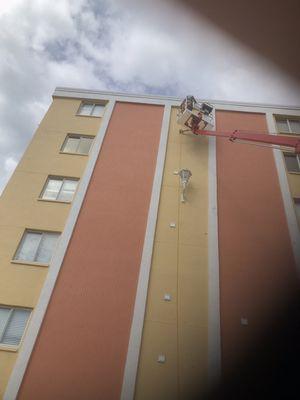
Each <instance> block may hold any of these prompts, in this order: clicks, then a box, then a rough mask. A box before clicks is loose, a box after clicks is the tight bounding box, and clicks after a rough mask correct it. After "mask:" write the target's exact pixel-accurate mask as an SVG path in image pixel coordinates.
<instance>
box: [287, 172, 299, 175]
mask: <svg viewBox="0 0 300 400" xmlns="http://www.w3.org/2000/svg"><path fill="white" fill-rule="evenodd" d="M287 172H288V173H289V174H292V175H300V172H296V171H287Z"/></svg>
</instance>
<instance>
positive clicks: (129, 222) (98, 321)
mask: <svg viewBox="0 0 300 400" xmlns="http://www.w3.org/2000/svg"><path fill="white" fill-rule="evenodd" d="M162 116H163V107H161V106H152V105H142V104H130V103H117V104H116V106H115V109H114V112H113V114H112V117H111V120H110V123H109V126H108V130H107V133H106V136H105V139H104V143H103V145H102V148H101V152H100V156H99V158H98V160H97V163H96V166H95V169H94V173H93V176H92V178H91V182H90V185H89V188H88V191H87V193H86V196H85V200H84V203H83V206H82V208H81V211H80V214H79V217H78V220H77V224H76V227H75V230H74V233H73V236H72V239H71V241H70V243H69V247H68V250H67V253H66V256H65V259H64V262H63V265H62V269H61V271H60V275H59V277H58V280H57V283H56V286H55V289H54V291H53V294H52V298H51V301H50V304H49V306H48V309H47V312H46V315H45V318H44V321H43V325H42V327H41V330H40V333H39V337H38V340H37V343H36V345H35V348H34V350H33V353H32V356H31V360H30V362H29V365H28V367H27V371H26V373H25V376H24V380H23V384H22V386H21V389H20V392H19V396H18V398H19V399H45V400H46V399H51V400H52V399H56V398H57V399H70V398H72V399H90V400H92V399H99V398H102V399H110V400H113V399H118V398H119V396H120V391H121V386H122V380H123V370H124V364H125V359H126V354H127V347H128V340H129V333H130V327H131V320H132V313H133V307H134V301H135V293H136V285H137V279H138V274H139V267H140V261H141V254H142V249H143V242H144V236H145V229H146V223H147V216H148V208H149V203H150V196H151V191H152V181H153V175H154V171H155V165H156V157H157V149H158V143H159V138H160V130H161V122H162Z"/></svg>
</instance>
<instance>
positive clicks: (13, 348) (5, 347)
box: [0, 304, 33, 351]
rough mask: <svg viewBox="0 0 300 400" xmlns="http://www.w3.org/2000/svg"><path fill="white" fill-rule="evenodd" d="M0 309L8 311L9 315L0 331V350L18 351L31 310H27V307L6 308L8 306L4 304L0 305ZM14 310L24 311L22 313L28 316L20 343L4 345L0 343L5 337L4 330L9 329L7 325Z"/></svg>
mask: <svg viewBox="0 0 300 400" xmlns="http://www.w3.org/2000/svg"><path fill="white" fill-rule="evenodd" d="M0 309H7V310H9V314H8V318H7V321H6V322H5V325H4V328H3V329H2V331H0V349H1V350H9V351H17V350H18V349H19V347H20V346H21V344H22V342H23V340H24V336H25V333H26V330H27V328H28V325H29V322H30V319H31V315H32V311H33V309H32V308H28V307H14V306H8V305H4V304H0ZM15 310H24V311H29V316H28V319H27V321H26V324H25V327H24V330H23V333H22V336H21V337H20V341H19V343H18V344H6V343H2V340H3V337H4V335H5V332H6V329H7V328H8V327H9V323H10V321H11V319H12V315H13V313H14V311H15Z"/></svg>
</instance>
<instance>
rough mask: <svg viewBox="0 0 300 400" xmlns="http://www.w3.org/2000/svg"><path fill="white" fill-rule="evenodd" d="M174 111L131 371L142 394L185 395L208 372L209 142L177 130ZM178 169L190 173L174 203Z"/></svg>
mask: <svg viewBox="0 0 300 400" xmlns="http://www.w3.org/2000/svg"><path fill="white" fill-rule="evenodd" d="M176 112H177V109H176V108H173V110H172V114H171V122H170V130H169V139H168V145H167V154H166V162H165V168H164V175H163V182H162V192H161V198H160V204H159V212H158V220H157V226H156V233H155V242H154V253H153V258H152V266H151V275H150V283H149V291H148V300H147V308H146V316H145V325H144V330H143V339H142V346H141V353H140V361H139V369H138V376H137V384H136V394H135V398H136V399H140V400H148V399H149V400H150V399H162V400H166V399H179V398H180V399H187V398H189V396H191V394H192V393H193V392H194V391H197V392H198V390H200V389H201V387H204V386H205V383H206V378H207V326H208V320H207V304H208V293H207V291H208V290H207V289H208V276H207V275H208V268H207V247H208V242H207V238H208V236H207V232H208V231H207V229H208V226H207V224H208V198H207V196H208V141H207V139H206V138H197V137H194V136H183V135H179V129H180V126H179V125H178V124H177V122H176ZM182 168H188V169H190V170H191V171H192V174H193V176H192V178H191V180H190V184H189V186H188V189H187V193H186V195H187V202H186V203H181V202H180V187H179V177H178V176H176V175H174V171H179V170H180V169H182ZM170 222H175V223H176V227H175V228H170V226H169V224H170ZM165 293H169V294H171V296H172V298H171V301H170V302H167V301H164V299H163V298H164V294H165ZM159 354H165V356H166V363H165V364H159V363H158V362H157V357H158V355H159Z"/></svg>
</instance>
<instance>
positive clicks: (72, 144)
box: [63, 137, 80, 153]
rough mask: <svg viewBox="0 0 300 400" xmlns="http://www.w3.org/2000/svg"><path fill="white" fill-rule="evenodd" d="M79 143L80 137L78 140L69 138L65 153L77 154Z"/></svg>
mask: <svg viewBox="0 0 300 400" xmlns="http://www.w3.org/2000/svg"><path fill="white" fill-rule="evenodd" d="M79 141H80V137H78V138H75V137H68V138H67V140H66V142H65V145H64V148H63V151H64V152H65V153H76V152H77V147H78V144H79Z"/></svg>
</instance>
